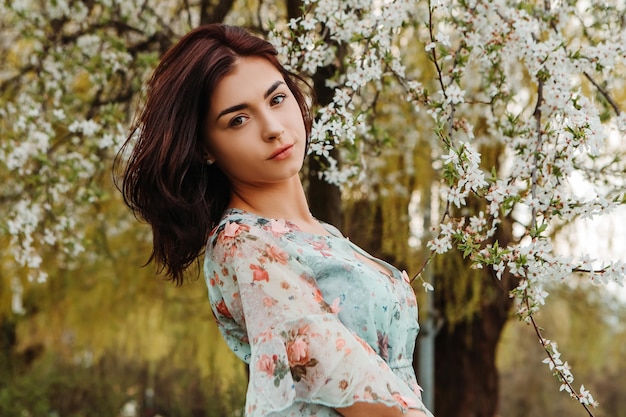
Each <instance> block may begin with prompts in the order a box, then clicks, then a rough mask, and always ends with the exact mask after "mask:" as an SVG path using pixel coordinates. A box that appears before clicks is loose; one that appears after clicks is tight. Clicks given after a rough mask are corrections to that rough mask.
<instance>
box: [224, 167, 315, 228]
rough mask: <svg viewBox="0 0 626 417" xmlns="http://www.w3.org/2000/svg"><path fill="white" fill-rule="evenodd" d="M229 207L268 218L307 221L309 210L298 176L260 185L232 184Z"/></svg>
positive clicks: (309, 214) (309, 216) (309, 217)
mask: <svg viewBox="0 0 626 417" xmlns="http://www.w3.org/2000/svg"><path fill="white" fill-rule="evenodd" d="M229 207H231V208H239V209H242V210H246V211H249V212H251V213H254V214H257V215H260V216H262V217H267V218H270V219H287V220H291V221H309V220H310V219H311V212H310V211H309V204H308V202H307V200H306V195H305V194H304V188H303V187H302V182H301V181H300V177H299V176H297V175H295V176H294V177H292V179H290V180H288V181H284V182H281V183H279V184H270V185H268V184H264V185H263V186H262V187H255V186H250V185H247V186H234V187H233V193H232V195H231V199H230V204H229Z"/></svg>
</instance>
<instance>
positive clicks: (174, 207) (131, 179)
mask: <svg viewBox="0 0 626 417" xmlns="http://www.w3.org/2000/svg"><path fill="white" fill-rule="evenodd" d="M276 55H277V52H276V49H275V48H274V47H273V46H272V45H271V44H270V43H269V42H267V41H265V40H263V39H261V38H259V37H257V36H254V35H252V34H250V33H249V32H247V31H246V30H244V29H242V28H239V27H235V26H228V25H223V24H211V25H207V26H202V27H199V28H197V29H195V30H193V31H191V32H189V33H188V34H187V35H185V36H184V37H182V38H181V39H180V41H179V42H178V43H177V44H176V45H174V46H173V47H172V48H171V49H169V50H168V51H167V52H166V53H165V55H164V56H163V57H162V59H161V62H160V63H159V65H158V66H157V68H156V69H155V71H154V73H153V75H152V77H151V79H150V80H149V82H148V84H147V92H146V94H147V96H146V101H145V104H144V106H143V108H141V109H140V111H139V112H138V114H137V120H136V122H135V124H134V126H133V127H132V130H131V132H130V135H129V136H128V139H127V140H126V143H125V144H124V145H123V147H122V149H121V150H120V152H119V153H118V155H117V156H116V158H115V167H116V168H115V169H116V170H117V167H119V166H120V165H122V166H123V168H122V172H123V174H122V178H121V185H120V184H119V181H117V179H116V184H118V188H119V189H120V191H121V192H122V194H123V196H124V201H125V202H126V204H127V205H128V206H129V207H130V208H131V210H132V211H133V213H134V214H135V216H137V217H138V218H139V219H142V220H145V221H146V222H147V223H148V224H149V225H150V226H151V227H152V234H153V248H152V254H151V256H150V259H149V260H148V263H149V262H151V261H156V263H157V265H158V266H159V271H163V270H164V271H165V272H166V274H167V276H168V278H169V279H172V280H173V281H175V282H176V283H177V284H181V283H182V282H183V273H184V271H185V269H186V268H187V267H188V266H189V265H191V264H192V263H193V262H194V260H196V259H197V258H198V256H200V255H201V254H202V252H203V248H204V245H205V243H206V239H207V236H208V234H209V232H210V231H211V229H212V228H213V227H215V226H216V225H217V223H218V222H219V220H220V218H221V216H222V214H223V212H224V210H225V209H226V207H227V204H228V203H229V201H230V195H231V186H230V182H229V180H228V179H227V177H226V176H225V175H224V174H223V173H222V172H221V171H220V170H219V168H217V167H216V166H215V164H213V165H208V164H207V163H206V161H205V159H206V157H205V155H206V145H207V138H206V133H205V128H204V126H205V118H206V115H207V113H208V110H209V102H210V99H211V94H212V92H213V90H214V89H215V87H216V85H217V84H218V83H219V82H220V80H221V79H222V78H224V76H226V75H227V74H228V73H229V72H231V71H232V70H233V67H234V64H235V63H236V61H237V58H238V57H246V56H259V57H262V58H265V59H267V60H268V61H269V62H270V63H271V64H272V65H274V67H276V68H277V69H278V70H279V71H280V73H281V74H282V75H283V78H284V79H285V83H286V84H287V86H288V87H289V89H290V90H291V92H292V93H293V95H294V97H295V98H296V100H297V102H298V105H299V106H300V110H301V112H302V117H303V119H304V122H305V126H306V131H307V138H308V136H309V133H310V130H311V116H310V112H309V108H308V106H307V102H306V99H305V96H304V94H303V93H302V90H301V89H300V88H299V83H300V81H302V80H301V79H300V78H299V77H297V76H295V75H294V74H291V73H290V72H288V71H287V70H285V68H283V66H282V65H281V64H280V62H279V61H278V59H277V57H276ZM129 148H132V149H129ZM127 151H129V153H130V156H129V157H128V159H127V160H126V158H125V155H126V154H127Z"/></svg>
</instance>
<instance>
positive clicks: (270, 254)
mask: <svg viewBox="0 0 626 417" xmlns="http://www.w3.org/2000/svg"><path fill="white" fill-rule="evenodd" d="M265 255H266V257H267V259H269V260H270V261H274V262H278V263H279V264H281V265H287V261H288V260H289V254H288V253H287V252H285V251H284V250H281V249H280V248H278V247H276V246H274V245H267V249H266V250H265Z"/></svg>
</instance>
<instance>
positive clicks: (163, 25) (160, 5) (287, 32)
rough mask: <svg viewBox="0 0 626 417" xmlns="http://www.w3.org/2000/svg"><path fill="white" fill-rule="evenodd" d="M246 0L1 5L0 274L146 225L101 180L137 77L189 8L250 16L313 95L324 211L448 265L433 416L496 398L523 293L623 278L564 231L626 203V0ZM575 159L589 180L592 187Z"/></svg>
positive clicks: (68, 257) (481, 406) (183, 25)
mask: <svg viewBox="0 0 626 417" xmlns="http://www.w3.org/2000/svg"><path fill="white" fill-rule="evenodd" d="M244 3H245V6H246V8H242V9H237V11H234V10H235V9H231V6H233V4H234V2H232V1H214V2H210V1H201V2H199V3H197V4H193V5H192V4H190V3H188V2H177V1H171V2H169V1H168V2H150V1H147V2H143V1H141V2H135V1H128V2H127V1H110V0H104V1H93V2H87V3H84V2H65V1H50V2H48V1H40V2H28V1H22V2H9V3H2V4H1V5H0V16H2V17H1V18H0V19H1V21H2V24H3V28H2V29H3V33H6V37H5V41H4V42H5V44H4V45H3V46H2V47H3V49H2V50H3V54H4V57H5V58H6V59H5V60H4V62H6V63H7V64H6V68H4V69H3V71H2V76H1V77H2V78H1V79H0V80H1V81H0V94H1V95H2V97H1V99H2V100H5V101H6V102H7V103H8V104H7V106H6V107H5V108H4V109H3V110H2V112H3V113H2V119H1V120H2V121H1V122H0V123H1V124H2V132H3V137H2V142H1V144H0V152H1V154H2V162H3V165H2V177H3V179H6V180H5V181H2V183H1V184H0V194H1V196H2V197H1V201H2V202H3V203H4V204H3V205H2V206H1V209H2V211H3V219H4V220H3V221H4V224H5V225H6V227H5V235H4V236H6V239H7V243H6V246H7V248H8V249H10V251H11V252H10V253H11V256H10V257H8V258H6V259H4V260H3V261H4V265H6V268H4V267H3V270H8V268H12V270H13V271H18V270H19V271H20V273H12V274H10V275H8V274H3V277H2V279H3V288H13V290H12V291H13V295H16V294H20V293H22V292H27V291H33V289H35V288H38V286H43V285H50V284H51V283H46V282H45V281H46V270H45V268H43V267H42V266H44V265H48V264H49V263H51V262H52V261H51V260H50V259H56V260H57V262H58V263H59V264H61V265H63V266H64V267H66V268H67V269H68V270H76V268H77V266H76V265H75V263H73V262H71V261H72V260H74V259H76V257H77V256H79V255H80V253H81V252H84V250H85V248H92V247H93V246H90V245H92V244H93V243H98V242H99V243H101V246H103V247H106V244H105V243H106V242H107V241H109V239H110V238H111V233H113V234H114V235H116V236H117V235H124V234H123V233H129V231H130V233H131V234H132V233H133V232H134V231H136V229H133V227H135V226H132V224H133V222H132V220H131V219H128V218H126V217H123V216H122V217H118V215H119V213H120V212H119V211H115V210H113V211H111V210H112V209H111V207H113V206H115V204H120V202H119V198H118V197H113V195H114V194H112V188H111V186H110V184H109V183H107V181H106V180H105V178H108V172H109V164H110V161H111V157H112V155H113V154H114V153H115V151H116V149H117V147H118V144H119V143H120V141H121V140H122V139H123V138H124V137H125V135H126V130H127V129H126V126H127V125H128V123H129V118H130V112H131V111H132V108H133V107H134V105H135V103H136V102H137V99H139V98H140V96H141V94H140V88H141V84H142V81H143V80H144V79H145V77H146V75H147V74H148V73H149V72H150V70H151V68H153V66H154V65H155V63H156V61H157V60H158V57H159V56H160V55H161V54H162V53H163V52H164V51H165V50H166V49H167V48H168V47H169V46H170V45H171V44H172V42H174V41H175V40H176V39H177V38H178V37H179V36H181V35H182V34H183V33H185V32H186V31H188V30H189V29H191V28H193V27H194V26H197V25H199V24H202V23H207V22H210V21H220V20H224V21H226V22H229V23H236V24H241V25H244V26H248V27H250V28H252V29H253V30H255V31H256V32H258V33H259V34H263V35H266V36H268V38H269V39H271V40H272V41H273V42H274V43H275V44H276V46H277V48H278V49H279V51H280V53H281V55H282V57H283V59H284V61H285V62H286V63H287V65H288V66H289V67H290V68H292V69H293V70H294V71H297V72H300V73H301V74H303V75H305V76H307V77H308V78H309V79H310V80H311V83H312V84H313V87H314V89H315V90H316V92H317V93H318V97H319V99H320V103H319V105H318V106H317V107H316V108H315V112H316V122H315V124H314V128H313V133H312V137H311V140H312V143H311V153H312V155H311V165H309V172H308V175H309V179H310V181H309V182H310V189H309V190H310V195H311V202H312V208H313V209H314V210H315V214H316V215H319V217H321V218H323V219H328V220H331V221H333V222H334V223H339V222H338V220H337V213H340V209H341V207H340V205H339V199H338V198H336V197H337V196H339V195H340V196H341V197H342V202H343V208H344V209H345V215H344V216H343V218H344V219H345V230H346V233H347V234H349V235H352V236H354V238H355V239H358V240H359V241H360V242H361V243H363V244H364V246H366V247H367V248H368V249H370V250H371V251H372V252H373V253H375V254H376V255H379V256H382V257H384V258H387V259H389V260H390V261H392V262H393V263H394V264H396V265H398V266H399V267H400V268H404V269H407V271H409V272H410V273H411V274H412V275H413V274H415V275H417V277H418V278H416V280H415V284H416V285H415V286H416V289H417V290H418V291H419V292H420V296H422V295H421V294H422V289H427V290H428V289H430V288H431V287H432V285H433V284H434V287H435V295H436V301H437V309H438V311H439V312H440V316H441V317H442V319H443V320H444V326H443V328H442V330H441V332H440V333H439V336H438V339H437V347H438V354H439V356H438V357H437V359H436V370H437V371H436V372H437V376H438V378H437V385H438V387H437V389H436V407H435V408H436V412H437V415H440V416H446V415H454V416H463V415H483V416H490V415H493V412H494V410H495V400H494V398H496V397H497V395H496V393H497V375H496V373H495V360H494V357H493V354H494V352H495V346H496V343H497V341H498V338H499V334H500V331H501V329H502V326H503V324H504V321H505V320H506V318H507V317H508V314H509V311H510V308H511V306H512V303H513V302H515V303H516V304H515V305H516V307H515V309H514V310H513V311H514V312H516V314H517V315H518V316H519V317H520V318H522V319H523V320H526V321H528V322H530V323H533V322H534V316H533V314H534V313H535V311H536V310H537V309H538V308H539V306H540V305H541V304H542V303H543V302H544V301H545V298H546V295H547V294H546V292H545V289H544V285H545V283H546V282H550V281H560V280H563V281H566V280H568V279H569V277H570V275H571V274H572V273H573V272H579V273H581V274H586V276H588V277H590V278H592V279H593V280H595V281H599V282H605V281H611V280H613V281H616V282H622V281H623V276H624V265H623V264H622V263H619V262H614V263H608V264H602V265H599V264H597V263H593V262H591V261H590V260H589V259H588V258H585V257H584V256H581V257H575V258H572V259H565V258H564V257H562V256H559V255H558V254H557V253H556V252H555V251H554V249H553V248H552V244H551V242H552V233H553V231H554V230H556V229H557V228H558V226H559V225H560V224H561V223H563V222H571V221H573V220H574V219H575V218H577V217H579V216H601V215H603V214H605V213H607V212H608V211H609V210H611V209H612V208H614V207H615V206H617V205H619V204H623V203H624V195H623V180H624V178H623V172H624V163H623V158H622V156H623V149H622V148H620V147H619V143H617V144H615V143H612V142H611V141H610V140H609V138H610V137H611V135H616V136H618V137H621V136H623V134H624V131H625V129H626V127H625V125H626V121H625V119H624V115H623V113H622V112H621V110H620V107H621V106H623V103H624V101H625V98H624V97H623V94H624V91H625V89H624V74H625V71H623V69H624V63H623V61H622V59H623V58H622V57H623V56H624V49H623V48H624V44H625V43H626V42H625V41H624V36H625V35H624V33H626V31H624V30H623V29H624V27H623V25H624V22H623V20H620V16H622V15H623V12H624V10H623V7H624V6H623V4H622V3H620V2H619V1H615V2H606V4H605V5H603V6H594V7H588V8H585V6H584V5H577V2H567V1H565V2H558V3H555V4H551V3H550V2H539V1H537V2H528V1H514V0H498V1H479V0H472V1H464V0H458V1H451V2H440V1H437V2H434V1H433V2H417V1H415V0H396V1H390V0H361V1H357V0H349V1H345V0H343V1H340V0H319V1H312V0H303V1H293V0H292V1H285V2H280V1H276V2H269V1H259V2H252V1H246V2H244ZM229 9H230V12H229ZM268 22H271V24H270V23H268ZM620 94H622V96H620ZM575 176H578V177H579V178H581V179H582V180H583V181H585V182H586V183H588V184H590V185H592V186H595V189H594V190H595V192H594V195H591V196H584V195H577V194H576V187H575V185H573V183H572V178H574V177H575ZM320 179H322V180H324V181H325V182H326V183H329V184H334V185H335V186H334V188H333V187H330V186H325V185H323V184H324V183H323V182H320V181H319V180H320ZM329 193H330V194H329ZM339 193H341V194H339ZM331 194H332V196H334V197H332V198H331ZM329 202H332V203H330V204H329ZM320 203H325V204H320ZM118 208H119V207H118ZM111 213H116V214H115V215H113V214H111ZM333 217H334V218H333ZM424 219H425V221H424ZM514 224H515V225H516V232H515V233H513V228H512V227H513V225H514ZM96 225H100V226H96ZM124 236H128V235H124ZM122 241H125V240H122ZM115 249H119V248H115ZM447 252H449V253H447ZM46 259H48V261H47V262H46V261H45V260H46ZM120 259H122V260H120ZM115 261H116V262H123V258H121V257H120V258H119V259H115ZM8 276H10V277H11V278H8ZM420 283H421V284H422V285H419V284H420ZM4 284H6V285H4ZM510 290H511V294H512V295H513V296H514V298H512V299H511V298H509V291H510ZM0 296H2V297H3V298H5V299H6V298H7V297H10V295H6V293H2V294H0ZM17 298H19V297H17ZM423 313H426V314H424V315H426V316H428V315H430V314H431V313H432V312H430V311H428V312H423ZM541 341H542V343H544V346H545V348H546V354H547V355H548V363H549V364H550V366H551V369H553V370H554V371H555V372H556V374H557V377H558V378H559V380H560V381H561V382H562V387H563V389H564V391H566V392H568V393H570V394H571V395H572V396H573V397H575V398H576V399H577V400H578V401H580V402H581V403H582V404H583V406H584V407H586V408H587V407H588V406H590V405H592V404H593V403H594V400H593V397H592V396H591V394H589V392H588V391H586V390H584V389H582V388H581V389H575V388H574V386H573V385H572V378H573V377H572V375H571V373H570V371H569V368H568V366H567V365H566V364H565V363H563V362H561V359H560V358H559V355H558V350H557V347H556V344H555V343H554V342H552V341H548V340H546V339H544V338H543V337H541ZM484 369H487V370H488V372H484ZM453 381H456V382H455V383H453Z"/></svg>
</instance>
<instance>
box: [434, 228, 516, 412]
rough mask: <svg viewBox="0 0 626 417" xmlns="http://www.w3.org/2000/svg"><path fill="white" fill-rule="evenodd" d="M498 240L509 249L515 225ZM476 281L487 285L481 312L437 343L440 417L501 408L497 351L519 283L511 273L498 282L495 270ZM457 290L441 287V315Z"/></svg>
mask: <svg viewBox="0 0 626 417" xmlns="http://www.w3.org/2000/svg"><path fill="white" fill-rule="evenodd" d="M496 239H497V240H498V241H499V242H500V244H501V246H505V245H508V244H509V242H510V241H511V224H510V221H507V220H506V219H505V221H503V224H502V227H501V229H500V230H499V231H498V233H497V236H496ZM456 255H457V256H460V255H459V254H456ZM467 268H469V266H467ZM462 273H463V272H460V273H459V274H462ZM485 275H487V276H485ZM476 279H481V280H482V283H483V284H482V286H481V293H480V300H481V305H480V308H479V311H478V312H477V313H476V314H474V315H472V316H471V317H470V318H468V319H467V320H464V321H461V322H459V323H456V324H455V325H453V326H444V327H443V328H442V329H441V331H440V332H439V333H438V334H437V336H436V338H435V415H436V416H437V417H494V416H495V415H496V412H497V409H498V398H499V381H498V370H497V368H496V349H497V346H498V341H499V340H500V335H501V333H502V330H503V328H504V325H505V324H506V321H507V320H508V318H509V312H510V309H511V306H512V303H513V300H512V299H511V298H510V297H509V292H510V291H511V290H512V289H513V288H515V286H516V285H517V282H516V280H515V279H514V278H513V277H512V276H511V275H510V274H506V273H505V274H503V276H502V279H501V280H498V279H497V278H496V277H495V275H494V274H493V273H492V271H491V269H484V270H483V274H481V276H480V277H479V278H476ZM452 291H453V288H450V286H441V285H439V286H437V287H436V290H435V306H436V308H437V310H438V311H445V303H447V302H450V301H449V300H450V299H451V298H452V297H451V296H449V293H451V292H452Z"/></svg>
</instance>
